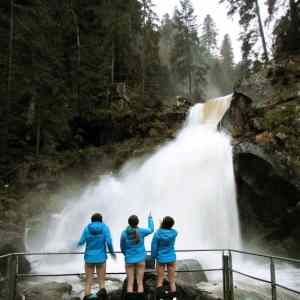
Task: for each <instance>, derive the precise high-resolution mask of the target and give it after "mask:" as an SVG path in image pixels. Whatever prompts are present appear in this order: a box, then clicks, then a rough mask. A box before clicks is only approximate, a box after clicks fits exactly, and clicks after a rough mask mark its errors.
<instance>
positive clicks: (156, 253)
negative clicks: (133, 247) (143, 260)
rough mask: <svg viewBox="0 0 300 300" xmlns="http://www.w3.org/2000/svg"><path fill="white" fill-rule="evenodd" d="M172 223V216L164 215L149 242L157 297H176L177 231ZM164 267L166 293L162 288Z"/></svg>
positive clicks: (173, 222)
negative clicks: (154, 262)
mask: <svg viewBox="0 0 300 300" xmlns="http://www.w3.org/2000/svg"><path fill="white" fill-rule="evenodd" d="M174 224H175V221H174V219H173V218H172V217H169V216H167V217H164V219H163V221H162V223H161V226H160V228H159V229H158V230H157V231H156V232H155V233H154V236H153V239H152V243H151V256H152V257H153V258H154V259H155V260H156V271H157V285H156V295H157V299H161V298H166V296H168V299H170V298H171V299H172V298H175V297H176V284H175V274H176V253H175V247H174V246H175V240H176V237H177V231H176V230H174V229H173V228H172V227H173V226H174ZM165 269H167V271H168V279H169V285H170V287H169V291H168V292H167V293H166V292H165V290H164V288H163V281H164V271H165Z"/></svg>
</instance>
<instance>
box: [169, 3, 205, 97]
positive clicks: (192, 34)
mask: <svg viewBox="0 0 300 300" xmlns="http://www.w3.org/2000/svg"><path fill="white" fill-rule="evenodd" d="M180 5H181V7H180V10H179V9H176V10H175V15H174V24H175V28H176V33H175V36H174V46H173V49H172V52H171V64H172V66H173V70H174V72H175V73H176V74H177V76H178V78H179V80H180V81H183V82H184V81H187V83H188V94H189V96H190V97H191V96H192V94H193V86H192V85H193V82H194V78H193V76H194V75H195V74H197V77H198V78H199V79H200V78H203V77H204V76H200V75H202V74H203V73H204V72H205V68H204V67H203V64H202V62H201V61H200V60H199V58H200V57H201V56H200V55H199V39H198V36H197V23H196V16H195V15H194V9H193V6H192V4H191V2H190V0H182V1H180ZM199 84H201V81H199Z"/></svg>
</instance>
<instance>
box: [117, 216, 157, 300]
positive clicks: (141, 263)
mask: <svg viewBox="0 0 300 300" xmlns="http://www.w3.org/2000/svg"><path fill="white" fill-rule="evenodd" d="M128 224H129V226H128V227H127V228H126V229H125V230H124V231H123V232H122V234H121V240H120V248H121V251H122V253H123V254H124V256H125V264H126V273H127V295H126V299H127V300H130V299H139V300H142V299H144V298H145V295H144V285H143V278H144V271H145V259H146V250H145V244H144V238H145V237H146V236H147V235H149V234H151V233H152V232H153V231H154V223H153V219H152V216H151V214H149V217H148V228H140V227H138V224H139V219H138V217H137V216H136V215H132V216H130V217H129V219H128ZM135 273H136V279H137V293H135V292H134V290H133V286H134V275H135Z"/></svg>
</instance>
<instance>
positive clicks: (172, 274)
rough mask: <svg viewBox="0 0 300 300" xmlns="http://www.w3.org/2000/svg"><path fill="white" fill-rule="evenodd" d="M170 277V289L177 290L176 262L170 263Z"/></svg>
mask: <svg viewBox="0 0 300 300" xmlns="http://www.w3.org/2000/svg"><path fill="white" fill-rule="evenodd" d="M168 279H169V284H170V291H171V292H176V284H175V280H176V263H175V262H174V263H171V264H168Z"/></svg>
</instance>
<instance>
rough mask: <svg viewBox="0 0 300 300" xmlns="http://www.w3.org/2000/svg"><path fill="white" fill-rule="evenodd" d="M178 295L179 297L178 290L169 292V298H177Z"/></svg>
mask: <svg viewBox="0 0 300 300" xmlns="http://www.w3.org/2000/svg"><path fill="white" fill-rule="evenodd" d="M176 297H177V293H176V292H169V295H168V299H173V300H176Z"/></svg>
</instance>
